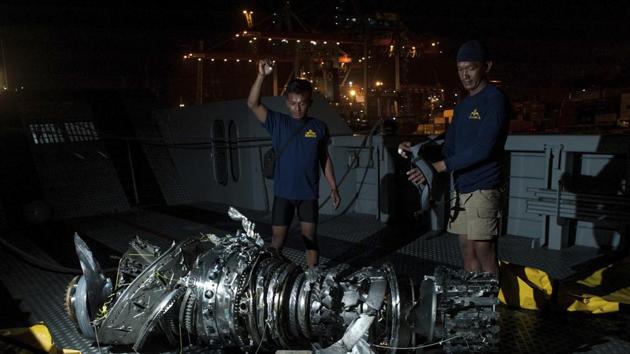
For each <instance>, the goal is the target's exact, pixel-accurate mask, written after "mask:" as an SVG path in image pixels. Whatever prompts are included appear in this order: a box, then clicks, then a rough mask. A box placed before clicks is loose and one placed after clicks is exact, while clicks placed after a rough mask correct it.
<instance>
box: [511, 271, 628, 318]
mask: <svg viewBox="0 0 630 354" xmlns="http://www.w3.org/2000/svg"><path fill="white" fill-rule="evenodd" d="M499 285H500V291H499V301H501V302H502V303H504V304H507V305H511V306H517V307H521V308H524V309H530V310H538V309H543V308H546V307H549V306H553V307H556V308H560V309H564V310H566V311H582V312H590V313H593V314H600V313H608V312H616V311H619V305H620V304H630V262H628V261H627V260H626V261H624V262H619V263H615V264H610V265H608V266H606V267H604V268H601V269H598V270H596V271H594V272H593V273H591V274H590V275H588V276H586V277H583V278H581V279H575V280H571V281H565V282H555V281H553V280H552V279H551V278H550V277H549V275H548V274H547V273H545V272H544V271H542V270H540V269H536V268H531V267H524V266H519V265H515V264H510V263H507V262H500V265H499Z"/></svg>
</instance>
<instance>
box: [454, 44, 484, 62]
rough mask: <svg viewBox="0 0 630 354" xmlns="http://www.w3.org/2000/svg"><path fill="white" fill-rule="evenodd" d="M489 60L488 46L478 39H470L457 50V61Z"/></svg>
mask: <svg viewBox="0 0 630 354" xmlns="http://www.w3.org/2000/svg"><path fill="white" fill-rule="evenodd" d="M487 60H488V52H487V51H486V48H485V47H484V46H483V44H481V43H480V42H479V41H477V40H472V41H468V42H466V43H464V44H462V46H461V47H459V50H458V51H457V61H458V62H460V61H480V62H484V61H487Z"/></svg>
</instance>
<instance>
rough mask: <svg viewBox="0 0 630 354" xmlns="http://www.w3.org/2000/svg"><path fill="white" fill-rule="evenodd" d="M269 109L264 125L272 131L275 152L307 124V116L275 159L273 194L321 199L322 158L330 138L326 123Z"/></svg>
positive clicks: (288, 197) (290, 197)
mask: <svg viewBox="0 0 630 354" xmlns="http://www.w3.org/2000/svg"><path fill="white" fill-rule="evenodd" d="M267 111H268V113H267V120H266V121H265V123H263V127H265V129H267V131H268V132H269V134H271V143H272V145H273V148H274V149H275V150H276V154H278V153H279V152H280V148H281V147H282V146H283V145H284V144H285V142H286V141H287V140H288V139H289V138H290V137H291V135H293V133H294V132H295V130H296V129H299V128H300V127H301V126H302V125H303V124H304V121H303V120H302V119H306V125H304V127H303V128H301V130H300V132H299V133H298V134H297V135H296V136H294V137H293V138H291V141H290V142H289V144H288V145H287V147H286V148H285V149H284V151H283V152H282V154H281V155H280V156H279V157H278V159H277V160H276V170H275V175H274V180H273V191H274V195H275V196H277V197H282V198H286V199H297V200H313V199H318V197H319V166H320V158H321V157H323V156H324V155H323V154H326V148H327V144H328V140H329V134H328V127H327V126H326V123H324V122H322V121H321V120H319V119H316V118H311V117H304V118H302V119H294V118H291V117H290V116H288V115H286V114H284V113H280V112H275V111H272V110H269V109H268V110H267Z"/></svg>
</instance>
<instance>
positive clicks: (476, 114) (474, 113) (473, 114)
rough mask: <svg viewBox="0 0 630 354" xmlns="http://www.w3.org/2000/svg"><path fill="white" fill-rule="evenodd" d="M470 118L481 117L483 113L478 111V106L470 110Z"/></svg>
mask: <svg viewBox="0 0 630 354" xmlns="http://www.w3.org/2000/svg"><path fill="white" fill-rule="evenodd" d="M468 119H481V115H480V114H479V111H477V108H475V109H474V110H473V111H472V112H470V115H469V116H468Z"/></svg>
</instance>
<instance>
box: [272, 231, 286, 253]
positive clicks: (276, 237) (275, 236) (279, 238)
mask: <svg viewBox="0 0 630 354" xmlns="http://www.w3.org/2000/svg"><path fill="white" fill-rule="evenodd" d="M287 229H288V226H276V225H272V226H271V247H272V248H275V249H277V250H278V251H279V252H281V251H282V247H283V246H284V240H285V239H286V238H287Z"/></svg>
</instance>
